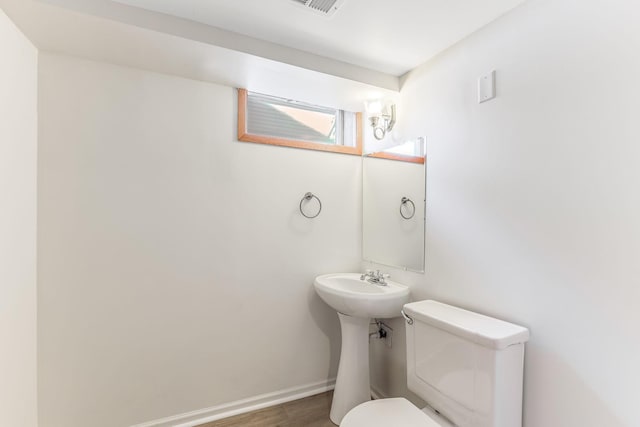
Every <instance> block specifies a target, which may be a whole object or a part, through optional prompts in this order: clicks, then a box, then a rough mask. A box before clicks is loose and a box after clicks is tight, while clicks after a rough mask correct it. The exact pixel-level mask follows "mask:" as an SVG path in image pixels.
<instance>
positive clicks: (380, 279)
mask: <svg viewBox="0 0 640 427" xmlns="http://www.w3.org/2000/svg"><path fill="white" fill-rule="evenodd" d="M389 277H391V275H390V274H384V273H381V272H380V270H376V271H375V272H374V271H373V270H366V271H365V272H364V274H362V275H361V276H360V280H365V279H366V281H367V282H369V283H374V284H376V285H380V286H386V285H387V279H388V278H389Z"/></svg>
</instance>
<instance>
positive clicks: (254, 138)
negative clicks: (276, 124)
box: [238, 89, 362, 156]
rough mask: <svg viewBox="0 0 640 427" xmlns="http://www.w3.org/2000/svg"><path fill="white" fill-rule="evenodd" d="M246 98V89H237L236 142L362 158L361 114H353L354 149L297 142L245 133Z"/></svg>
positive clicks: (318, 143)
mask: <svg viewBox="0 0 640 427" xmlns="http://www.w3.org/2000/svg"><path fill="white" fill-rule="evenodd" d="M247 97H248V91H247V90H246V89H238V141H242V142H253V143H257V144H268V145H278V146H280V147H292V148H302V149H305V150H316V151H328V152H331V153H340V154H351V155H355V156H362V113H355V114H356V146H355V147H347V146H344V145H331V144H322V143H320V142H309V141H299V140H295V139H286V138H278V137H274V136H265V135H255V134H251V133H248V132H247V101H248V99H247Z"/></svg>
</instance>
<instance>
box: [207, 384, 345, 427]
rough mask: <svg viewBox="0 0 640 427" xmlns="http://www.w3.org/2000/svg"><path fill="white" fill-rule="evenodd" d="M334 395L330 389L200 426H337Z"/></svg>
mask: <svg viewBox="0 0 640 427" xmlns="http://www.w3.org/2000/svg"><path fill="white" fill-rule="evenodd" d="M332 397H333V392H332V391H329V392H327V393H322V394H317V395H315V396H310V397H305V398H304V399H300V400H294V401H292V402H287V403H283V404H281V405H277V406H272V407H270V408H265V409H261V410H259V411H254V412H248V413H246V414H241V415H236V416H235V417H230V418H225V419H223V420H218V421H213V422H210V423H206V424H202V425H200V426H198V427H241V426H242V427H335V424H333V423H332V422H331V421H330V420H329V410H330V408H331V398H332Z"/></svg>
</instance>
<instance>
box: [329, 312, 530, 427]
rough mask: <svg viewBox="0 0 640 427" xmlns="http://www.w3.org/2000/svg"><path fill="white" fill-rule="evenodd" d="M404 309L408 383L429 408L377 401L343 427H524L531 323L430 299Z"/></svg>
mask: <svg viewBox="0 0 640 427" xmlns="http://www.w3.org/2000/svg"><path fill="white" fill-rule="evenodd" d="M402 314H403V315H404V317H405V319H406V320H407V325H406V332H407V385H408V388H409V389H410V390H411V391H413V392H414V393H416V394H417V395H418V396H419V397H421V398H422V399H424V401H425V402H427V403H428V405H429V406H427V407H426V408H425V409H422V410H420V409H419V408H418V407H417V406H415V405H413V404H412V403H411V402H409V401H408V400H406V399H404V398H390V399H379V400H373V401H369V402H365V403H362V404H360V405H358V406H356V407H355V408H353V409H352V410H351V411H349V412H348V413H347V415H345V416H344V418H343V419H342V422H341V423H340V426H341V427H519V426H522V379H523V368H524V344H525V342H526V341H528V339H529V331H528V330H527V329H526V328H524V327H522V326H518V325H514V324H512V323H508V322H504V321H502V320H498V319H494V318H491V317H488V316H483V315H481V314H478V313H473V312H471V311H467V310H463V309H461V308H457V307H453V306H450V305H446V304H442V303H439V302H437V301H431V300H427V301H419V302H415V303H410V304H406V305H405V306H404V309H403V313H402Z"/></svg>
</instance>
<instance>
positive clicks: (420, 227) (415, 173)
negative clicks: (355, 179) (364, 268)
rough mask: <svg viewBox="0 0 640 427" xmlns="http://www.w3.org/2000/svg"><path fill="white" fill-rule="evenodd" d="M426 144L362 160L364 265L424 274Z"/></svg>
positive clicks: (419, 140)
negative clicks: (375, 265) (395, 268)
mask: <svg viewBox="0 0 640 427" xmlns="http://www.w3.org/2000/svg"><path fill="white" fill-rule="evenodd" d="M425 150H426V146H425V138H417V139H415V140H411V141H407V142H405V143H404V144H402V145H399V146H395V147H392V148H390V149H386V150H384V151H380V152H377V153H370V154H367V155H364V156H363V158H362V191H363V194H362V203H363V209H362V214H363V219H362V253H363V258H364V260H365V261H370V262H375V263H377V264H382V265H388V266H391V267H398V268H403V269H405V270H411V271H417V272H424V260H425V257H424V245H425V208H426V205H425V201H426V200H425V194H426V192H425V187H426V181H425V180H426V157H425Z"/></svg>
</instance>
